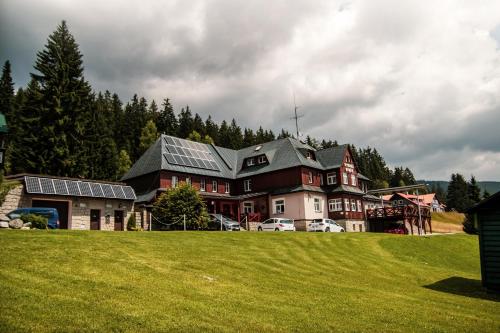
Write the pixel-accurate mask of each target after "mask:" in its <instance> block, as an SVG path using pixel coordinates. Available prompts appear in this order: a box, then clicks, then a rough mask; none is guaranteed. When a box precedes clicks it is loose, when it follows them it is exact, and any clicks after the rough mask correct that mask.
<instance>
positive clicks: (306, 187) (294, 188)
mask: <svg viewBox="0 0 500 333" xmlns="http://www.w3.org/2000/svg"><path fill="white" fill-rule="evenodd" d="M302 191H307V192H319V193H325V190H323V189H322V188H321V187H317V186H311V185H297V186H290V187H282V188H278V189H276V190H273V191H272V194H273V195H276V194H285V193H294V192H302Z"/></svg>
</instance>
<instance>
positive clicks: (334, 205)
mask: <svg viewBox="0 0 500 333" xmlns="http://www.w3.org/2000/svg"><path fill="white" fill-rule="evenodd" d="M328 210H329V211H330V212H340V211H342V199H331V200H328Z"/></svg>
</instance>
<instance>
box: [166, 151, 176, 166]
mask: <svg viewBox="0 0 500 333" xmlns="http://www.w3.org/2000/svg"><path fill="white" fill-rule="evenodd" d="M164 156H165V158H166V159H167V162H168V163H170V164H175V160H174V158H173V156H172V154H170V153H165V154H164Z"/></svg>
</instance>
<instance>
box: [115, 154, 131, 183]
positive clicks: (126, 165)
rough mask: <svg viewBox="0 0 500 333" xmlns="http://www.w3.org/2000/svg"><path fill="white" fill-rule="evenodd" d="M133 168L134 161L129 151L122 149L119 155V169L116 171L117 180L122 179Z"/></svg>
mask: <svg viewBox="0 0 500 333" xmlns="http://www.w3.org/2000/svg"><path fill="white" fill-rule="evenodd" d="M131 166H132V161H131V160H130V157H129V156H128V154H127V151H126V150H124V149H122V150H120V154H119V155H118V169H117V171H116V179H120V178H121V177H122V176H123V175H124V174H125V173H126V172H127V171H128V170H129V169H130V167H131Z"/></svg>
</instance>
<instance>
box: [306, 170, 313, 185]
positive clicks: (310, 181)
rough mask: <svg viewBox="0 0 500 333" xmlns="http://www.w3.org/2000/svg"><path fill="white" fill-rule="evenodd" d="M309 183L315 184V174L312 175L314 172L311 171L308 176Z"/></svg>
mask: <svg viewBox="0 0 500 333" xmlns="http://www.w3.org/2000/svg"><path fill="white" fill-rule="evenodd" d="M307 182H308V183H309V184H312V183H313V173H312V171H309V173H308V174H307Z"/></svg>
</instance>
